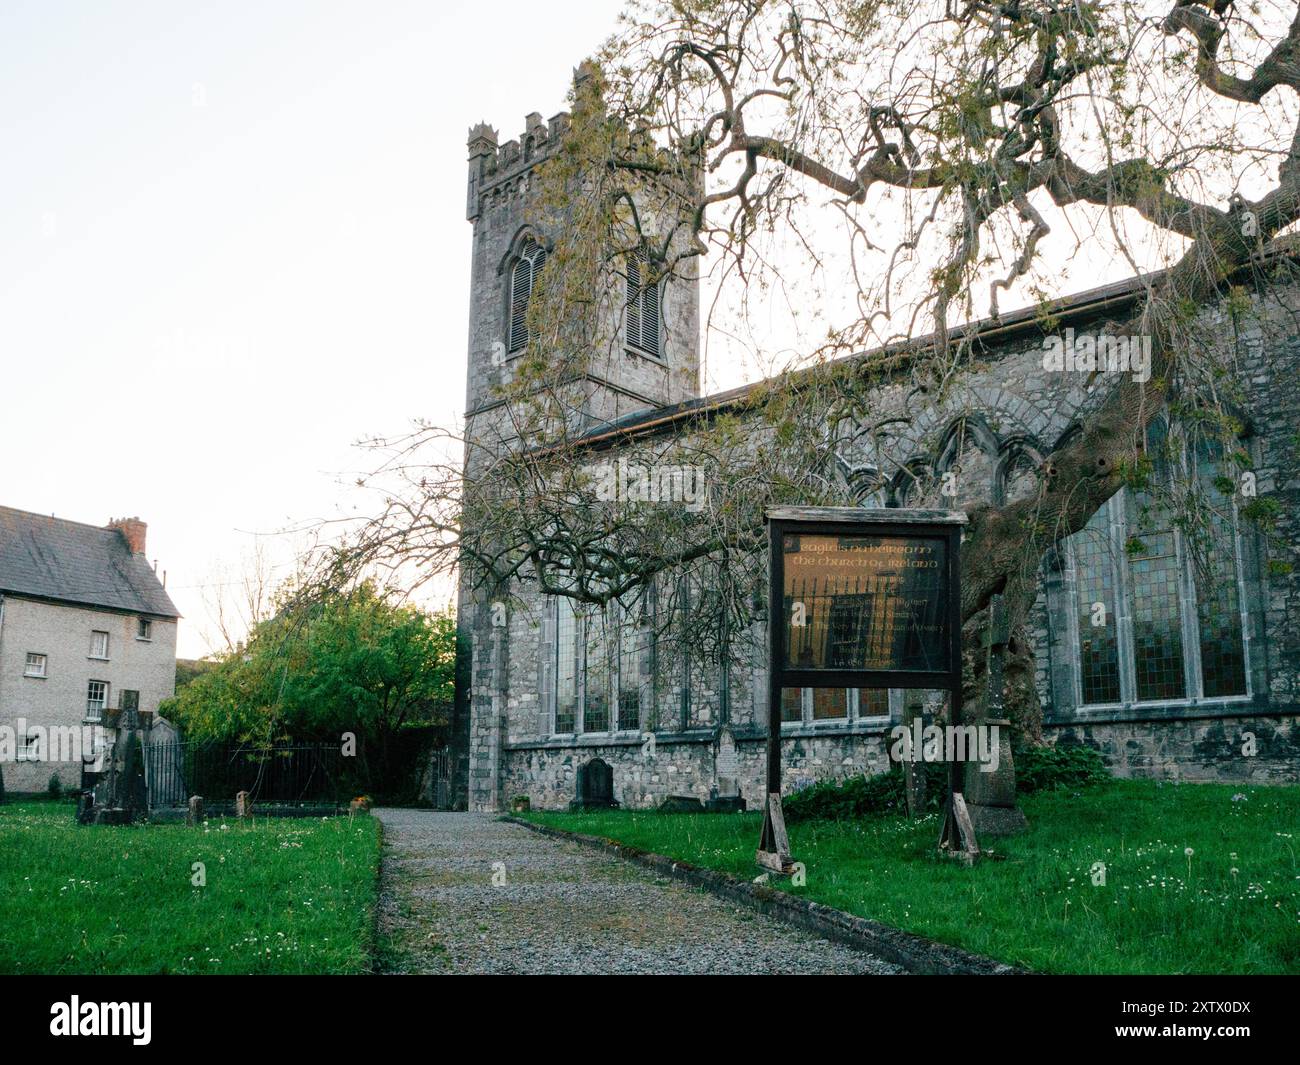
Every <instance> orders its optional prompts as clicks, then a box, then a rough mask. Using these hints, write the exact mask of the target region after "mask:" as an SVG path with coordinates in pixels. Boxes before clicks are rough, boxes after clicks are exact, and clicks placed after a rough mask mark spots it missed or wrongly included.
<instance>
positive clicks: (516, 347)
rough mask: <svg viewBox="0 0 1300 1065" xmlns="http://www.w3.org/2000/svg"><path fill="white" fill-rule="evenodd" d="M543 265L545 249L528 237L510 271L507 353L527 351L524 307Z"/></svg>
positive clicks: (526, 323) (526, 315) (526, 325)
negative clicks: (525, 349)
mask: <svg viewBox="0 0 1300 1065" xmlns="http://www.w3.org/2000/svg"><path fill="white" fill-rule="evenodd" d="M545 265H546V249H545V248H543V247H542V246H541V245H540V244H538V243H537V241H535V240H534V239H533V238H532V237H529V238H528V239H527V240H525V241H524V243H523V245H522V247H520V249H519V254H518V256H516V258H515V263H514V266H513V267H511V269H510V321H509V323H508V324H509V328H508V332H509V334H510V337H509V344H508V350H509V351H510V353H511V354H514V353H515V352H518V351H523V350H524V348H526V347H528V304H529V301H530V300H531V299H532V297H533V289H534V288H535V287H536V286H537V275H538V274H540V273H541V272H542V267H544V266H545Z"/></svg>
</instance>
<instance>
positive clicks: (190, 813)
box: [185, 795, 203, 825]
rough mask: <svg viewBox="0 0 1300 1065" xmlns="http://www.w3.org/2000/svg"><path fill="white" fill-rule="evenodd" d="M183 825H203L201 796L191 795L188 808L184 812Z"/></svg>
mask: <svg viewBox="0 0 1300 1065" xmlns="http://www.w3.org/2000/svg"><path fill="white" fill-rule="evenodd" d="M185 823H186V824H187V825H201V824H203V796H202V795H191V796H190V803H189V808H188V809H187V810H186V812H185Z"/></svg>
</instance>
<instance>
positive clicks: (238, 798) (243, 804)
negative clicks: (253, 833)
mask: <svg viewBox="0 0 1300 1065" xmlns="http://www.w3.org/2000/svg"><path fill="white" fill-rule="evenodd" d="M235 816H236V817H252V816H253V797H252V796H251V795H249V794H248V792H246V791H241V792H239V793H237V794H236V795H235Z"/></svg>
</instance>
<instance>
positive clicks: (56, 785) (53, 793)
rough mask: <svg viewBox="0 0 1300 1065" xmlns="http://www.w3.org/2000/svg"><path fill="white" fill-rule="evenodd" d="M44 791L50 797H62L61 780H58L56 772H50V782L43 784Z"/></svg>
mask: <svg viewBox="0 0 1300 1065" xmlns="http://www.w3.org/2000/svg"><path fill="white" fill-rule="evenodd" d="M45 793H46V794H47V795H48V796H49V797H50V798H51V799H61V798H63V782H62V781H61V780H59V774H58V773H51V774H50V782H49V783H48V784H47V785H46V786H45Z"/></svg>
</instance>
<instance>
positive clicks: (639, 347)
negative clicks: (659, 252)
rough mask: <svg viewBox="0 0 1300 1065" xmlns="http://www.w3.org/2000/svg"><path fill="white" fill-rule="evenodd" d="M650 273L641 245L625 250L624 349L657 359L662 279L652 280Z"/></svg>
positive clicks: (652, 272)
mask: <svg viewBox="0 0 1300 1065" xmlns="http://www.w3.org/2000/svg"><path fill="white" fill-rule="evenodd" d="M653 274H654V271H653V270H652V268H651V263H650V259H649V256H647V255H646V253H645V250H644V249H643V248H638V249H637V250H636V251H634V252H631V253H629V255H628V256H627V300H626V307H625V310H624V327H625V332H626V342H627V346H628V348H630V349H631V350H633V351H636V352H640V353H641V354H643V355H649V356H651V357H652V358H655V359H659V358H662V357H663V354H662V351H663V336H662V333H663V328H662V315H661V308H660V295H661V293H662V282H660V281H657V280H655V281H652V280H651V278H652V277H653Z"/></svg>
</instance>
